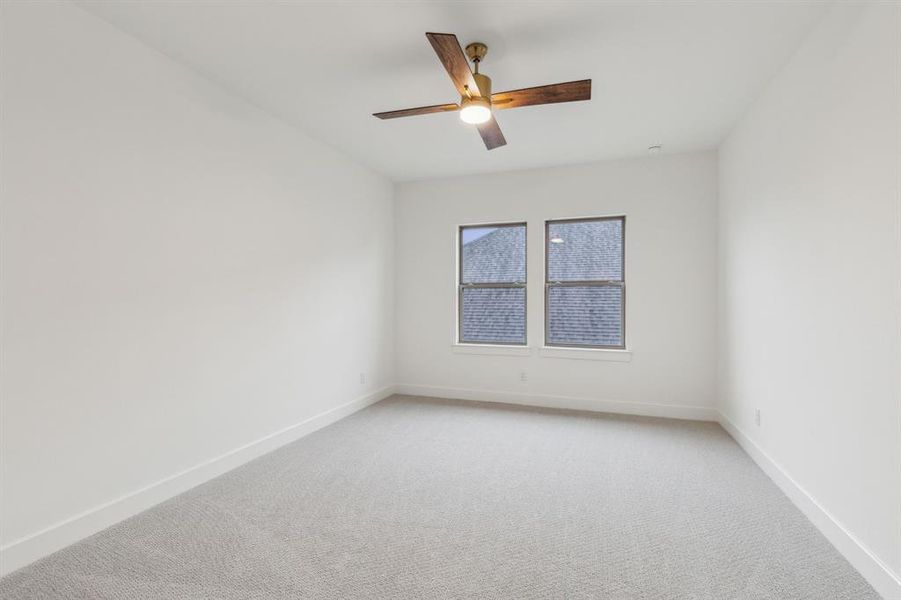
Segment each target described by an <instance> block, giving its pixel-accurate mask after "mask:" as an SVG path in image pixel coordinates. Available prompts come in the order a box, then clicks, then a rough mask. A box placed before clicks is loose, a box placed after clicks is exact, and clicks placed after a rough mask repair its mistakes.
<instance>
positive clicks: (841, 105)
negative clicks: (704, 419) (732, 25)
mask: <svg viewBox="0 0 901 600" xmlns="http://www.w3.org/2000/svg"><path fill="white" fill-rule="evenodd" d="M899 22H901V9H899V5H898V4H897V3H895V4H893V5H890V4H888V3H883V4H881V5H873V6H869V7H864V6H862V5H859V4H858V5H839V6H837V7H835V8H834V9H833V10H832V11H831V12H830V13H829V15H828V16H827V17H826V18H825V19H824V20H823V22H822V23H821V24H820V25H819V26H818V28H817V29H816V30H815V31H814V32H813V33H812V34H811V36H810V38H809V39H808V40H807V41H806V42H805V44H804V45H803V46H802V48H801V49H800V51H799V52H798V54H797V55H796V56H795V57H794V59H793V60H792V61H791V62H790V63H789V64H788V65H787V67H786V68H785V70H784V71H783V72H782V73H781V74H780V75H779V76H778V77H777V78H776V79H775V80H774V81H773V82H771V84H770V85H769V87H768V89H767V90H766V91H765V93H764V94H763V96H762V97H761V98H760V99H759V100H758V101H757V103H756V104H755V106H754V107H753V108H752V109H751V110H750V112H749V113H748V114H747V115H746V116H745V117H744V118H743V120H742V121H741V122H740V123H739V125H738V126H737V127H736V129H735V130H734V131H733V133H732V134H731V135H730V136H729V138H728V140H727V141H726V142H725V143H724V144H723V146H722V148H721V149H720V211H719V214H720V217H719V253H720V261H719V262H720V264H719V281H720V286H719V295H720V311H721V312H720V331H721V335H720V357H721V361H720V399H721V401H722V404H721V407H720V409H721V411H722V412H723V413H724V415H725V416H726V417H727V418H728V420H729V421H731V423H732V424H733V425H734V426H735V427H737V428H738V429H739V430H740V431H741V432H743V433H744V435H745V436H747V437H748V438H749V439H750V440H751V441H752V442H753V443H754V444H756V445H757V446H758V447H759V449H760V450H761V451H762V452H763V453H765V454H766V455H768V456H769V458H770V459H771V460H772V462H773V463H775V464H776V465H778V466H779V467H781V469H782V470H783V471H784V473H785V474H786V475H787V477H788V478H791V479H792V480H794V483H795V484H796V485H797V486H799V487H800V488H801V489H803V490H804V491H806V493H807V494H809V496H810V497H812V498H813V499H814V500H815V501H816V502H818V503H819V504H820V507H821V508H822V509H823V510H824V511H825V513H828V514H829V515H831V518H832V520H834V522H835V527H833V526H831V525H829V524H828V521H829V519H825V520H824V522H825V523H826V526H825V528H826V529H827V531H828V530H830V527H832V529H836V527H839V528H842V527H843V528H844V529H845V531H846V532H847V533H848V534H850V535H851V536H853V537H854V538H856V539H857V541H858V542H859V543H860V544H861V546H862V548H865V549H866V550H867V551H869V552H870V553H872V554H873V555H874V556H875V559H876V560H874V561H871V562H872V564H869V563H868V562H867V559H866V557H865V554H866V552H860V551H857V550H855V549H854V548H853V547H851V546H850V545H848V546H847V547H845V548H843V550H845V551H846V555H849V553H850V554H851V555H852V556H858V557H859V560H856V561H855V566H857V567H858V568H859V569H860V570H861V571H862V572H863V573H864V575H866V576H868V577H869V578H870V581H871V582H874V583H875V584H876V585H877V586H879V588H880V589H881V590H882V592H883V593H884V594H886V597H891V598H898V597H901V587H897V581H895V582H892V580H891V579H892V577H891V576H890V575H889V574H888V573H887V572H884V571H885V569H890V570H893V571H894V573H895V574H896V575H895V577H897V574H898V573H901V287H899V280H901V205H899V201H901V200H899V199H901V185H899V173H901V135H899V134H901V116H899V113H901V46H899V44H901V42H899V40H901V26H899ZM755 408H760V409H761V411H762V412H761V416H762V419H761V425H760V426H759V427H758V426H756V425H755V420H754V410H755ZM833 540H834V541H837V543H838V544H839V546H841V545H842V541H841V536H837V535H836V536H833ZM849 548H850V550H849ZM879 561H881V562H882V563H883V565H882V567H885V568H884V569H882V570H883V572H882V573H880V566H879V565H878V562H879Z"/></svg>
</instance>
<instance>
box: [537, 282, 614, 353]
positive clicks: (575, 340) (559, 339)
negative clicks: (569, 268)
mask: <svg viewBox="0 0 901 600" xmlns="http://www.w3.org/2000/svg"><path fill="white" fill-rule="evenodd" d="M547 303H548V306H547V310H548V315H547V317H548V319H547V337H548V339H547V342H548V344H549V345H557V346H587V347H598V346H600V347H610V348H620V347H622V346H623V323H622V312H623V289H622V287H620V286H606V285H593V286H549V287H548V290H547Z"/></svg>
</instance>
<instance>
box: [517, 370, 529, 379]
mask: <svg viewBox="0 0 901 600" xmlns="http://www.w3.org/2000/svg"><path fill="white" fill-rule="evenodd" d="M519 380H520V381H528V380H529V376H528V375H527V374H526V372H525V371H520V372H519Z"/></svg>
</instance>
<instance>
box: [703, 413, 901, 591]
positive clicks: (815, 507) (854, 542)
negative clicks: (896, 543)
mask: <svg viewBox="0 0 901 600" xmlns="http://www.w3.org/2000/svg"><path fill="white" fill-rule="evenodd" d="M719 422H720V425H722V426H723V429H725V430H726V431H728V432H729V435H731V436H732V437H733V439H735V441H736V442H738V445H739V446H741V447H742V449H743V450H744V451H745V452H746V453H747V454H748V456H750V457H751V458H752V459H753V460H754V462H756V463H757V465H758V466H759V467H760V468H761V469H763V472H764V473H766V474H767V475H768V476H769V478H770V479H772V480H773V482H774V483H775V484H776V485H778V486H779V488H780V489H781V490H782V491H783V492H784V493H785V495H786V496H788V497H789V499H790V500H791V501H792V502H793V503H794V504H795V506H797V507H798V509H800V511H801V512H802V513H804V515H805V516H806V517H807V518H808V519H810V521H811V522H812V523H813V524H814V525H815V526H816V527H817V529H819V530H820V532H821V533H822V534H823V535H824V536H826V539H828V540H829V541H830V542H831V543H832V545H833V546H835V549H836V550H838V551H839V552H840V553H841V554H842V556H844V557H845V558H846V559H847V560H848V562H849V563H851V565H852V566H853V567H854V568H855V569H857V570H858V571H859V572H860V574H861V575H863V577H864V578H865V579H866V580H867V581H868V582H869V583H870V585H872V586H873V588H874V589H875V590H876V591H877V592H879V593H880V594H881V595H882V596H883V597H884V598H886V599H887V600H898V599H901V577H899V576H898V575H897V574H896V573H894V572H892V570H891V569H890V568H889V567H888V565H886V564H885V563H884V562H882V561H881V560H880V559H879V557H877V556H876V555H875V554H873V553H872V552H871V551H870V550H869V549H868V548H867V547H866V546H864V545H863V544H862V543H861V542H860V540H858V539H857V538H856V537H855V536H854V534H852V533H851V532H850V531H848V530H847V528H845V526H844V525H842V524H841V522H839V521H838V520H837V519H836V518H835V517H834V516H832V515H831V514H830V513H829V511H828V510H826V509H825V508H823V506H822V505H821V504H820V503H819V502H817V501H816V499H815V498H814V497H813V496H811V495H810V494H809V493H808V492H807V491H806V490H805V489H804V488H803V487H801V485H800V484H798V482H797V481H795V480H794V479H793V478H792V476H791V475H789V474H788V472H787V471H786V470H785V469H783V468H782V467H781V466H780V465H779V463H777V462H776V461H775V460H773V459H772V458H771V457H770V456H769V455H768V454H767V453H766V452H764V451H763V449H761V448H760V446H758V445H757V444H756V443H754V441H753V440H751V438H750V437H748V436H747V435H745V433H744V432H743V431H742V430H741V429H739V428H738V427H737V426H736V425H735V424H734V423H733V422H732V421H730V420H729V418H728V417H726V415H724V414H722V413H719Z"/></svg>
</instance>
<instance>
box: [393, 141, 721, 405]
mask: <svg viewBox="0 0 901 600" xmlns="http://www.w3.org/2000/svg"><path fill="white" fill-rule="evenodd" d="M486 160H490V156H487V157H486ZM715 202H716V157H715V155H714V154H712V153H702V154H694V155H681V156H665V155H661V156H657V157H650V158H647V159H639V160H627V161H614V162H602V163H596V164H589V165H579V166H571V167H561V168H552V169H540V170H530V171H519V172H509V173H499V174H493V175H479V176H473V177H460V178H452V179H443V180H431V181H421V182H413V183H405V184H401V185H399V186H398V189H397V200H396V208H395V210H396V213H397V215H396V223H397V225H396V227H397V361H398V367H397V368H398V383H399V384H400V386H401V390H402V391H408V392H413V393H421V394H428V395H441V396H454V397H464V398H472V399H483V400H498V401H507V402H520V403H526V404H538V405H552V406H567V407H572V408H585V409H592V408H593V409H599V410H617V411H621V412H634V413H642V414H645V413H646V414H665V415H671V416H689V417H694V418H711V416H712V415H713V411H712V407H713V405H714V384H715V367H714V365H715V354H714V343H715V311H716V293H715V289H716V286H715V249H716V241H715V230H716V227H715V222H716V215H715ZM619 214H625V215H626V236H625V239H626V249H625V254H626V290H627V291H626V343H627V346H628V348H629V350H631V351H632V357H631V358H632V360H631V362H612V361H596V360H578V359H560V358H547V357H544V356H540V353H539V351H538V349H537V346H540V345H541V344H542V333H543V319H544V316H543V306H542V304H543V289H544V287H543V277H544V274H543V258H542V256H543V251H542V246H543V226H544V225H543V220H544V219H548V218H558V217H574V216H594V215H619ZM522 220H527V221H528V227H529V229H528V250H527V252H528V254H527V258H528V278H529V281H528V305H529V315H528V330H529V338H530V339H529V344H530V345H531V346H533V347H536V348H535V349H534V350H533V351H532V353H531V355H529V356H484V355H468V354H458V353H455V352H454V349H453V348H452V343H453V341H454V328H455V308H454V307H455V294H456V291H455V271H454V269H455V244H456V242H455V231H456V227H457V226H458V225H461V224H467V223H480V222H504V221H522ZM522 371H525V372H526V373H527V378H528V381H526V382H523V381H520V372H522Z"/></svg>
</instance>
